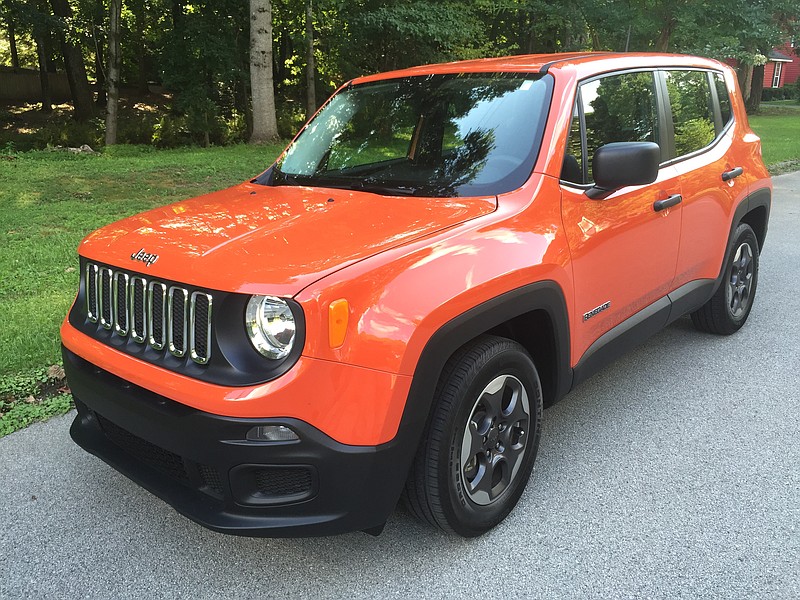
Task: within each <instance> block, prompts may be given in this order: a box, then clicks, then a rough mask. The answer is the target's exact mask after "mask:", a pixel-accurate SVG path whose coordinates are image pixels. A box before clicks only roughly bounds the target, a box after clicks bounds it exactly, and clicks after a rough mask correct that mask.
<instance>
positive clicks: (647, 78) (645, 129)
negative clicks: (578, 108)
mask: <svg viewBox="0 0 800 600" xmlns="http://www.w3.org/2000/svg"><path fill="white" fill-rule="evenodd" d="M581 103H582V106H583V114H584V120H585V122H586V157H587V158H588V161H587V163H588V165H587V166H588V181H589V182H591V181H592V180H593V177H592V157H593V156H594V153H595V151H596V150H597V149H598V148H599V147H600V146H603V145H604V144H609V143H611V142H656V143H658V135H659V134H658V110H657V102H656V92H655V76H654V74H653V73H652V72H642V73H623V74H621V75H611V76H609V77H603V78H602V79H597V80H595V81H590V82H589V83H586V84H583V85H582V86H581Z"/></svg>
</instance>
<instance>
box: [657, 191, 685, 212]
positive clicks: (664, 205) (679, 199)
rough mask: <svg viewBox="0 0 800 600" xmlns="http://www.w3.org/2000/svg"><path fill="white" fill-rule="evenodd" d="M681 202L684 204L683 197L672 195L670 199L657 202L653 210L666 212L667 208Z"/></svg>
mask: <svg viewBox="0 0 800 600" xmlns="http://www.w3.org/2000/svg"><path fill="white" fill-rule="evenodd" d="M681 202H683V196H681V195H680V194H672V196H670V197H669V198H664V199H663V200H656V201H655V202H653V210H654V211H656V212H658V211H660V210H664V209H665V208H669V207H670V206H675V205H676V204H680V203H681Z"/></svg>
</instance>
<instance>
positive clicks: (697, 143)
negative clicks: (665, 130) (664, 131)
mask: <svg viewBox="0 0 800 600" xmlns="http://www.w3.org/2000/svg"><path fill="white" fill-rule="evenodd" d="M714 135H715V133H714V124H713V123H712V122H711V121H709V120H708V119H702V118H697V119H689V120H688V121H685V122H683V123H681V124H680V125H676V126H675V152H676V154H677V155H678V156H681V155H683V154H689V153H690V152H694V151H695V150H699V149H700V148H704V147H705V146H707V145H708V144H709V143H710V142H711V140H713V139H714Z"/></svg>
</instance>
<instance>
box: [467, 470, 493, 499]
mask: <svg viewBox="0 0 800 600" xmlns="http://www.w3.org/2000/svg"><path fill="white" fill-rule="evenodd" d="M493 477H494V465H493V464H492V463H491V462H490V461H488V460H487V461H485V462H484V463H483V464H482V467H481V468H480V469H479V470H478V475H477V476H476V477H475V479H473V480H472V481H470V482H469V488H470V491H471V492H472V493H473V494H478V493H481V492H483V493H484V494H486V495H487V496H488V498H487V500H491V499H492V478H493Z"/></svg>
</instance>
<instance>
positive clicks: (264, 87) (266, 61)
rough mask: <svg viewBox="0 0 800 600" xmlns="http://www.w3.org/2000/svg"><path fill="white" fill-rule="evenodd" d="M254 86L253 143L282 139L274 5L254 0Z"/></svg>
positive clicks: (251, 13) (252, 39) (252, 64)
mask: <svg viewBox="0 0 800 600" xmlns="http://www.w3.org/2000/svg"><path fill="white" fill-rule="evenodd" d="M250 88H251V90H252V98H253V133H252V134H251V135H250V143H251V144H260V143H264V142H272V141H274V140H276V139H278V120H277V116H276V114H275V86H274V82H273V78H272V5H271V1H270V0H250Z"/></svg>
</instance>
